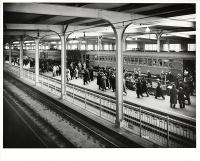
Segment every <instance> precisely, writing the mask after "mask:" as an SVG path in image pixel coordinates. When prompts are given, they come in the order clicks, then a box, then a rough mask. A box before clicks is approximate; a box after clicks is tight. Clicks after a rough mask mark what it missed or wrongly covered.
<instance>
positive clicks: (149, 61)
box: [148, 58, 152, 66]
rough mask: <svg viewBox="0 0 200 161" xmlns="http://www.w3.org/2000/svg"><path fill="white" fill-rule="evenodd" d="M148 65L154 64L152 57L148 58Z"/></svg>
mask: <svg viewBox="0 0 200 161" xmlns="http://www.w3.org/2000/svg"><path fill="white" fill-rule="evenodd" d="M148 66H152V58H148Z"/></svg>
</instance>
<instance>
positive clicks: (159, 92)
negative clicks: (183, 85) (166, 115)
mask: <svg viewBox="0 0 200 161" xmlns="http://www.w3.org/2000/svg"><path fill="white" fill-rule="evenodd" d="M157 97H162V98H163V99H165V97H164V96H163V92H162V88H161V85H160V82H158V86H157V87H156V94H155V99H157Z"/></svg>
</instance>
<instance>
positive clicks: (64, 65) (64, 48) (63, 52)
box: [60, 35, 66, 99]
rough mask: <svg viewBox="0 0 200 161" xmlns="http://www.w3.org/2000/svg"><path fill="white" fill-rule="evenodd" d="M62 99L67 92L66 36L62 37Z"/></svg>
mask: <svg viewBox="0 0 200 161" xmlns="http://www.w3.org/2000/svg"><path fill="white" fill-rule="evenodd" d="M60 37H61V99H63V98H64V96H65V91H66V40H65V35H61V36H60Z"/></svg>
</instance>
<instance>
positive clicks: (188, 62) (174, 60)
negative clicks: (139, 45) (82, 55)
mask: <svg viewBox="0 0 200 161" xmlns="http://www.w3.org/2000/svg"><path fill="white" fill-rule="evenodd" d="M86 54H88V55H89V62H90V64H91V65H92V66H102V67H106V66H112V67H115V66H116V52H115V51H88V52H87V53H86ZM123 62H124V68H126V69H128V71H134V69H138V68H139V69H140V71H141V72H142V73H147V71H148V70H149V71H150V72H151V73H152V74H155V75H159V74H160V73H161V72H162V71H163V72H168V71H171V72H172V73H173V74H174V75H177V74H179V73H180V74H182V73H183V71H184V69H186V68H187V70H189V71H195V62H196V56H195V52H159V53H158V52H139V51H126V52H123Z"/></svg>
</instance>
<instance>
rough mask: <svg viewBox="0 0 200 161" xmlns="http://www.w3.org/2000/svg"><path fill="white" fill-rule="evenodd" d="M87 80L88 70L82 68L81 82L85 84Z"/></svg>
mask: <svg viewBox="0 0 200 161" xmlns="http://www.w3.org/2000/svg"><path fill="white" fill-rule="evenodd" d="M87 82H88V72H87V70H86V69H84V73H83V84H84V85H85V84H86V83H87Z"/></svg>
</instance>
